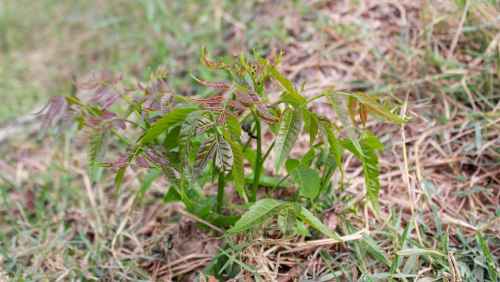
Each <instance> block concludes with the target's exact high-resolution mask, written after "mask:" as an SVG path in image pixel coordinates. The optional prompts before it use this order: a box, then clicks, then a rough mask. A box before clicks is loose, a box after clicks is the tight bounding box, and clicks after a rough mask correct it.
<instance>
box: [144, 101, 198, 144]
mask: <svg viewBox="0 0 500 282" xmlns="http://www.w3.org/2000/svg"><path fill="white" fill-rule="evenodd" d="M196 110H198V108H181V109H175V110H173V111H172V112H170V113H168V114H166V115H164V116H163V117H162V118H161V119H159V120H158V121H157V122H155V124H153V126H152V127H151V128H150V129H149V130H148V131H147V132H146V134H145V135H144V137H142V139H141V142H142V143H149V142H151V141H153V140H155V139H156V137H158V136H159V135H160V134H162V133H163V132H165V131H167V130H168V129H169V128H170V127H172V126H174V125H176V124H177V123H179V122H182V121H184V120H185V119H186V116H187V115H189V114H190V113H191V112H194V111H196Z"/></svg>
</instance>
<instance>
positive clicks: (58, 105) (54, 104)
mask: <svg viewBox="0 0 500 282" xmlns="http://www.w3.org/2000/svg"><path fill="white" fill-rule="evenodd" d="M65 105H66V99H64V97H61V96H55V97H54V98H52V100H51V101H50V106H49V109H48V110H47V113H46V114H45V117H44V119H43V123H42V128H41V129H40V134H39V135H38V138H39V139H41V138H42V137H43V135H44V134H45V131H47V129H49V128H50V127H51V126H52V121H53V120H54V118H55V117H56V116H57V115H58V114H59V113H60V112H61V110H62V109H63V107H64V106H65Z"/></svg>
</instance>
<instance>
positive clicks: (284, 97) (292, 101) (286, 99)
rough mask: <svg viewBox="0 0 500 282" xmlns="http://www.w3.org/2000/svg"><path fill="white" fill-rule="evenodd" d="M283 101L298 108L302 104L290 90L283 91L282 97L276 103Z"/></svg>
mask: <svg viewBox="0 0 500 282" xmlns="http://www.w3.org/2000/svg"><path fill="white" fill-rule="evenodd" d="M281 103H288V104H290V105H291V106H292V107H294V108H298V107H300V106H301V105H302V104H301V103H299V102H298V101H297V100H296V99H295V97H294V96H293V95H292V94H290V93H288V92H283V93H282V94H281V95H280V99H279V100H278V101H277V102H276V104H281Z"/></svg>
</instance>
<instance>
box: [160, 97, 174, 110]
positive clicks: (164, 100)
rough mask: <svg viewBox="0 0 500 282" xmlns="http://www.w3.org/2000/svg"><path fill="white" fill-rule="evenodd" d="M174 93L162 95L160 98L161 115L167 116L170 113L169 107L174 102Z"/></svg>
mask: <svg viewBox="0 0 500 282" xmlns="http://www.w3.org/2000/svg"><path fill="white" fill-rule="evenodd" d="M174 99H175V93H163V96H161V114H162V115H164V114H167V113H170V112H171V111H172V109H171V107H170V105H171V104H172V103H173V102H174Z"/></svg>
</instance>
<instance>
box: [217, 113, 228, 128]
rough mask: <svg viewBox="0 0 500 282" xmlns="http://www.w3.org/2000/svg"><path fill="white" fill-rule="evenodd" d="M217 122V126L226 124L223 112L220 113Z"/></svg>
mask: <svg viewBox="0 0 500 282" xmlns="http://www.w3.org/2000/svg"><path fill="white" fill-rule="evenodd" d="M217 123H218V124H219V126H224V124H226V114H225V113H220V115H219V119H218V121H217Z"/></svg>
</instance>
